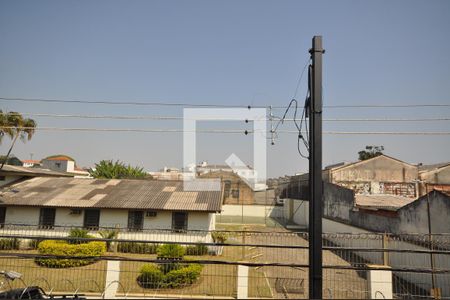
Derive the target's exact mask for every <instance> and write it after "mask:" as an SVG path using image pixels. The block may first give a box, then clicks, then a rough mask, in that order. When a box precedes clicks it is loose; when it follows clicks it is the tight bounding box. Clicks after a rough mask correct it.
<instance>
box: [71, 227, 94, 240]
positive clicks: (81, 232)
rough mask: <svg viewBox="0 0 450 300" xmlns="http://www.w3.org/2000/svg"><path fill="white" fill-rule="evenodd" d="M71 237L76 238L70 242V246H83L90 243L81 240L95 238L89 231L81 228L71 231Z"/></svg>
mask: <svg viewBox="0 0 450 300" xmlns="http://www.w3.org/2000/svg"><path fill="white" fill-rule="evenodd" d="M69 237H71V238H75V239H73V240H68V241H67V242H68V243H69V244H83V243H88V241H80V240H78V239H79V238H82V239H92V238H93V237H94V236H92V235H90V234H89V231H88V230H86V229H81V228H74V229H72V230H70V233H69Z"/></svg>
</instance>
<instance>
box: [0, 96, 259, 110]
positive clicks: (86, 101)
mask: <svg viewBox="0 0 450 300" xmlns="http://www.w3.org/2000/svg"><path fill="white" fill-rule="evenodd" d="M0 100H4V101H20V102H48V103H77V104H105V105H134V106H182V107H249V106H248V105H228V104H194V103H170V102H158V101H155V102H142V101H129V102H128V101H126V102H125V101H110V100H62V99H46V98H12V97H11V98H10V97H0ZM252 107H255V108H265V106H252Z"/></svg>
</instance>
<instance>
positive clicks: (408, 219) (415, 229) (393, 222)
mask: <svg viewBox="0 0 450 300" xmlns="http://www.w3.org/2000/svg"><path fill="white" fill-rule="evenodd" d="M428 197H429V198H428ZM428 199H429V201H430V215H431V218H430V220H431V231H432V233H440V234H441V233H450V218H449V217H448V216H449V215H450V197H449V196H447V195H445V194H442V193H440V192H431V193H430V194H429V195H425V196H422V197H420V198H419V199H417V200H416V201H414V202H412V203H410V204H408V205H406V206H404V207H402V208H400V209H399V210H398V211H396V212H390V211H365V210H361V209H360V210H359V211H350V220H349V222H347V223H349V224H352V225H355V226H358V227H361V228H366V229H368V230H371V231H375V232H392V233H424V234H428V232H429V228H428V205H427V200H428Z"/></svg>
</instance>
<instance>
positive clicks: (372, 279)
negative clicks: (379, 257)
mask: <svg viewBox="0 0 450 300" xmlns="http://www.w3.org/2000/svg"><path fill="white" fill-rule="evenodd" d="M367 267H368V271H367V273H368V274H367V282H368V285H369V299H392V298H393V295H392V271H391V270H386V268H388V267H386V266H380V265H367Z"/></svg>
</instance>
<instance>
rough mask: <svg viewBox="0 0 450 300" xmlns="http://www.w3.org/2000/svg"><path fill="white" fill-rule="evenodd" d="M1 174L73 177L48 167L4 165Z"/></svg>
mask: <svg viewBox="0 0 450 300" xmlns="http://www.w3.org/2000/svg"><path fill="white" fill-rule="evenodd" d="M0 173H2V174H17V175H22V176H60V177H63V176H65V177H73V176H74V175H73V174H69V173H63V172H56V171H52V170H48V169H41V168H25V167H20V166H12V165H4V166H3V169H1V170H0Z"/></svg>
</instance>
